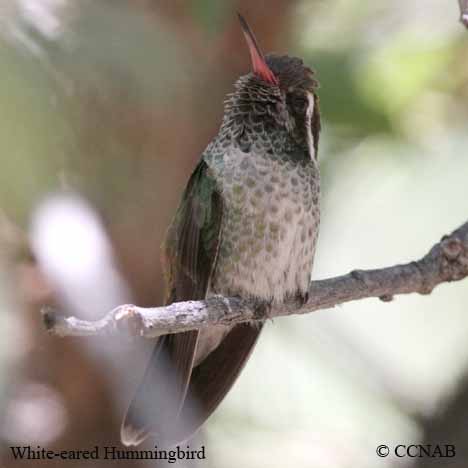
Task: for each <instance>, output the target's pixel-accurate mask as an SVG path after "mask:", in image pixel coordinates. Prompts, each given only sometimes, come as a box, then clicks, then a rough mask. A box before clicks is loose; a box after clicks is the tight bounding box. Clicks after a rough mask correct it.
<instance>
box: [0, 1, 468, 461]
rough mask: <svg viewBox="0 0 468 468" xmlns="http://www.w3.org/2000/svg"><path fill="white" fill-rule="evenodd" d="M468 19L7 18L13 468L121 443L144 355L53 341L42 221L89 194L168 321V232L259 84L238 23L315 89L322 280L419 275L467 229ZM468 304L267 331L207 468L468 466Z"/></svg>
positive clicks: (2, 293) (353, 312)
mask: <svg viewBox="0 0 468 468" xmlns="http://www.w3.org/2000/svg"><path fill="white" fill-rule="evenodd" d="M457 8H458V7H457V4H456V2H455V0H453V1H451V2H440V1H437V0H426V1H424V2H423V1H421V0H405V1H403V0H395V1H393V2H373V1H370V0H333V1H329V0H294V1H287V0H271V1H268V2H267V1H266V0H262V1H256V2H248V1H247V0H232V1H223V2H219V1H215V0H192V1H189V0H177V1H169V0H165V1H164V0H162V1H158V0H153V1H150V0H133V1H128V0H100V1H92V0H81V1H80V2H73V1H70V0H3V1H2V3H1V5H0V76H1V77H2V80H1V81H0V112H1V116H2V117H1V122H2V123H1V125H0V155H1V156H0V158H1V166H0V206H1V210H2V213H1V218H0V239H1V241H0V242H1V248H0V255H1V258H2V259H3V260H4V262H3V264H4V265H5V266H6V268H4V270H5V271H6V272H7V274H6V273H5V274H3V276H2V283H1V285H2V288H1V290H0V307H1V309H2V314H1V315H0V325H1V326H0V336H1V339H0V367H1V372H0V408H1V409H2V410H1V413H0V414H1V415H2V423H1V424H0V437H1V440H2V441H3V451H2V453H3V458H4V459H3V461H2V466H5V467H9V466H13V463H14V464H15V466H18V465H20V464H19V463H18V462H12V461H11V458H10V457H9V453H8V450H7V446H8V445H11V444H16V445H22V444H32V445H38V444H39V445H46V446H48V447H51V448H55V449H67V448H68V449H77V448H86V447H92V446H94V445H97V444H101V445H102V444H107V445H112V444H118V431H119V424H120V422H119V421H120V418H121V416H122V413H123V411H124V407H125V404H126V402H127V401H128V400H129V398H130V396H131V393H132V391H133V389H134V387H135V385H136V382H137V381H138V379H139V376H140V375H141V372H142V370H143V367H144V364H145V362H146V357H145V356H146V354H145V353H146V352H147V348H148V347H149V346H150V344H148V343H115V342H112V343H111V344H102V343H100V344H98V343H97V342H96V340H92V339H89V340H88V339H86V340H84V339H82V340H58V339H56V338H51V337H48V336H46V335H45V333H44V331H43V328H42V327H41V323H40V316H39V307H40V305H41V304H42V303H43V302H44V301H50V300H52V299H53V298H54V297H55V299H56V294H54V292H56V291H54V290H53V287H51V286H50V284H48V282H47V279H46V278H44V275H42V274H41V272H40V271H39V270H38V269H37V267H36V265H35V263H34V261H33V259H32V258H31V256H29V255H25V252H27V233H28V232H29V229H30V228H29V226H30V223H31V218H32V216H33V214H34V212H35V210H36V208H37V206H38V203H40V201H41V200H42V199H43V198H44V197H45V196H46V195H47V194H50V193H53V192H57V191H58V190H73V191H74V192H78V193H80V194H81V195H82V196H83V197H84V198H85V199H87V200H88V201H89V202H90V203H91V205H92V206H93V207H94V209H95V210H96V212H97V213H99V216H100V218H101V219H102V221H103V223H104V225H105V228H106V232H107V234H108V236H109V241H110V243H111V245H112V247H113V253H114V255H115V262H116V264H117V265H118V270H119V272H120V273H121V275H122V276H123V278H125V280H126V282H127V283H128V285H129V290H130V291H131V299H132V300H133V301H134V302H136V303H138V304H140V305H155V304H160V303H161V301H162V297H163V282H162V274H161V265H160V263H159V246H160V244H161V241H162V238H163V236H164V232H165V229H166V226H167V224H168V223H169V221H170V218H171V216H172V214H173V212H174V210H175V207H176V205H177V202H178V198H179V196H180V193H181V191H182V189H183V187H184V184H185V182H186V180H187V178H188V176H189V174H190V171H191V170H192V168H193V167H194V165H195V162H196V161H197V159H198V158H199V155H200V154H201V152H202V151H203V149H204V148H205V146H206V145H207V143H208V142H209V141H210V139H211V138H212V137H213V136H214V135H215V134H216V132H217V129H218V126H219V123H220V120H221V117H222V112H223V108H222V102H223V99H224V96H225V95H226V93H228V92H230V91H231V90H232V85H233V83H234V81H235V80H236V79H237V78H238V77H239V76H240V75H241V74H243V73H246V72H247V71H248V70H249V64H248V60H249V58H248V53H247V50H246V47H245V44H244V40H243V37H242V34H241V32H240V28H239V26H238V23H237V17H236V11H240V12H242V13H243V14H244V15H245V16H246V17H247V19H248V20H249V22H250V23H251V25H252V28H253V29H254V31H255V32H256V35H257V37H258V39H259V42H260V44H261V45H262V47H263V49H264V50H265V51H276V52H282V53H286V52H287V53H289V54H291V55H297V56H300V57H303V58H304V60H305V62H306V63H308V64H310V65H312V66H313V67H314V68H315V70H316V71H317V76H318V79H319V81H320V83H321V88H320V98H321V109H322V116H323V117H322V118H323V132H322V136H321V140H320V150H319V157H320V161H321V169H322V177H323V196H322V213H323V223H322V227H321V234H320V239H319V245H318V252H317V259H316V262H315V263H316V265H315V271H314V277H315V278H321V277H327V276H331V275H338V274H342V273H345V272H347V271H349V270H351V269H355V268H373V267H379V266H384V265H391V264H393V263H397V262H404V261H409V260H411V259H415V258H418V257H420V256H422V255H423V254H424V253H425V252H426V251H427V250H428V249H429V248H430V246H431V245H432V244H433V243H434V242H436V241H437V240H438V239H439V238H440V237H441V236H442V235H443V234H445V233H447V232H449V231H451V230H453V229H454V228H456V227H457V226H458V225H460V224H461V223H462V222H464V221H466V218H467V213H468V185H467V175H468V154H467V151H466V148H467V146H468V133H467V122H468V105H467V103H468V67H467V66H466V64H467V63H468V34H467V32H466V31H465V30H464V29H463V28H462V27H461V25H460V24H459V23H458V22H457V15H458V10H457ZM67 242H68V244H67ZM73 242H79V239H78V240H76V238H74V239H73ZM73 242H72V239H71V238H70V239H64V240H63V248H65V249H69V250H73V249H75V248H76V247H77V246H76V244H74V243H73ZM90 254H92V253H90ZM95 287H96V288H98V290H99V284H96V285H95ZM467 303H468V287H467V285H466V282H461V283H458V284H453V285H443V286H441V287H439V288H438V289H437V290H436V291H434V292H433V293H432V294H431V295H430V296H427V297H422V296H409V297H399V298H397V299H396V300H395V301H394V302H392V303H390V304H383V303H380V302H378V301H376V300H366V301H359V302H357V303H352V304H347V305H345V306H343V307H339V308H336V309H335V310H329V311H321V312H319V313H315V314H313V315H309V316H304V317H289V318H287V319H278V320H275V322H274V323H269V324H268V326H267V330H266V332H265V333H264V335H263V336H262V339H261V342H260V344H259V345H258V347H257V349H256V351H255V353H254V354H253V356H252V358H251V361H250V362H249V364H248V366H247V368H246V369H245V371H244V373H243V375H242V377H241V378H240V379H239V381H238V383H237V385H236V386H235V388H234V390H233V391H232V392H231V393H230V394H229V396H228V398H227V399H226V401H225V402H224V403H223V405H222V406H221V408H220V409H219V411H217V413H216V414H215V415H214V416H213V417H212V418H211V420H210V422H209V424H208V425H207V427H206V430H205V431H203V434H202V436H203V437H204V439H203V440H204V442H205V444H206V447H207V449H206V451H207V456H208V459H207V460H206V461H205V462H204V463H203V465H204V466H205V465H206V466H211V467H217V468H223V467H226V468H231V467H246V468H249V467H261V466H268V467H283V466H285V465H287V466H295V467H298V468H299V467H304V468H306V467H307V468H309V467H312V466H313V467H315V468H321V467H332V468H335V467H336V468H341V467H351V466H352V467H356V466H359V467H362V468H365V467H375V466H426V465H427V464H429V461H428V460H416V461H414V460H410V459H400V460H396V459H395V458H392V457H389V458H386V459H379V458H378V457H377V456H376V455H375V448H376V446H377V445H379V444H382V443H386V444H388V445H392V444H396V443H406V444H409V443H418V442H427V443H429V442H432V443H439V444H445V443H453V444H456V445H457V458H456V460H455V461H453V460H452V463H453V464H451V465H450V466H456V467H462V466H466V464H467V463H468V442H467V441H468V437H466V436H467V435H468V434H466V431H467V429H466V425H464V424H463V423H462V422H463V421H466V420H467V418H468V406H467V405H465V404H464V401H465V399H466V398H467V395H468V385H467V383H466V378H465V375H466V370H467V365H468V346H467V341H466V335H467V332H468V319H467V316H466V305H467ZM101 312H104V311H101ZM96 346H101V348H96ZM102 347H104V348H106V352H108V353H110V355H111V356H112V357H113V359H110V360H109V359H107V360H106V359H103V358H102V353H101V352H96V349H101V351H102ZM90 349H93V350H94V352H90ZM116 356H118V359H117V358H116ZM110 361H112V363H113V365H110ZM464 426H465V427H464ZM149 446H151V444H150V445H149ZM436 461H437V463H438V464H437V466H445V465H446V463H445V461H444V460H436ZM29 463H30V462H29ZM102 463H104V462H95V464H94V465H93V466H98V465H99V464H102ZM418 463H419V465H418ZM434 463H435V461H434ZM43 464H44V465H46V463H45V462H44V463H43ZM48 464H49V465H54V464H55V465H57V466H61V465H60V464H59V463H57V462H56V461H52V462H50V463H48ZM69 464H70V465H73V464H74V463H72V462H70V463H69ZM146 464H148V463H146ZM25 465H26V463H25ZM75 465H76V466H85V464H84V463H83V462H76V463H75ZM137 465H143V463H141V462H140V463H138V462H128V466H137ZM126 466H127V465H126ZM181 466H183V464H181Z"/></svg>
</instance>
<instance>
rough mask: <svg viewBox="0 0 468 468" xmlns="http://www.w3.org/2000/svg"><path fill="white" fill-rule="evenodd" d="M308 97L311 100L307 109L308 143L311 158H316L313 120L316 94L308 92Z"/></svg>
mask: <svg viewBox="0 0 468 468" xmlns="http://www.w3.org/2000/svg"><path fill="white" fill-rule="evenodd" d="M307 99H308V100H309V106H308V107H307V111H306V127H307V128H306V130H307V144H308V146H309V154H310V158H311V159H314V158H315V147H314V136H313V135H312V129H311V121H312V115H313V113H314V104H315V101H314V96H313V94H311V93H307Z"/></svg>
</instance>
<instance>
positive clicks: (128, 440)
mask: <svg viewBox="0 0 468 468" xmlns="http://www.w3.org/2000/svg"><path fill="white" fill-rule="evenodd" d="M148 436H149V431H148V430H146V429H145V428H142V429H138V428H136V427H134V426H132V425H131V424H128V423H125V422H124V424H122V427H121V429H120V439H121V441H122V444H124V445H125V446H126V447H135V446H137V445H140V444H141V443H142V442H143V441H144V440H145V439H146V438H147V437H148Z"/></svg>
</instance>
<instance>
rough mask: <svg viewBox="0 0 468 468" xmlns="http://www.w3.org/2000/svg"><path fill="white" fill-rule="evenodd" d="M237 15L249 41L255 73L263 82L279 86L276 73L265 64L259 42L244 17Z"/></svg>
mask: <svg viewBox="0 0 468 468" xmlns="http://www.w3.org/2000/svg"><path fill="white" fill-rule="evenodd" d="M237 14H238V16H239V21H240V24H241V27H242V31H243V32H244V36H245V40H246V41H247V46H248V47H249V52H250V59H251V60H252V69H253V72H254V73H255V74H256V75H257V76H258V77H260V78H261V79H262V80H263V81H266V82H267V83H270V84H272V85H275V86H277V85H278V84H279V81H278V78H276V76H275V75H274V73H273V72H272V71H271V70H270V67H269V66H268V65H267V63H266V62H265V57H264V56H263V54H262V51H261V50H260V47H259V46H258V44H257V40H256V39H255V36H254V34H253V32H252V30H251V29H250V27H249V25H248V24H247V21H245V19H244V18H243V16H241V14H240V13H237Z"/></svg>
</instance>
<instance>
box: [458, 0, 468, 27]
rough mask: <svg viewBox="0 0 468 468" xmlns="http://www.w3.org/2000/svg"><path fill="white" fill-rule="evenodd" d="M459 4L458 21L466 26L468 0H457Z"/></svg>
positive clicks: (467, 23) (467, 22) (467, 25)
mask: <svg viewBox="0 0 468 468" xmlns="http://www.w3.org/2000/svg"><path fill="white" fill-rule="evenodd" d="M458 3H459V4H460V21H461V22H462V23H463V24H464V25H465V27H466V28H468V0H458Z"/></svg>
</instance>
